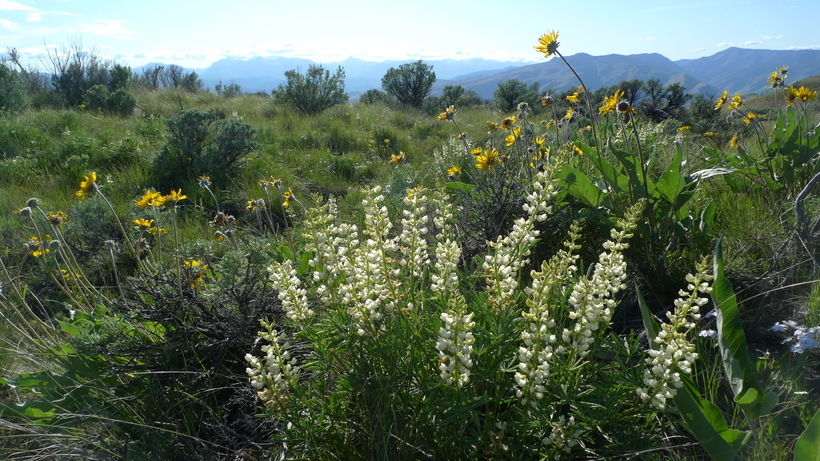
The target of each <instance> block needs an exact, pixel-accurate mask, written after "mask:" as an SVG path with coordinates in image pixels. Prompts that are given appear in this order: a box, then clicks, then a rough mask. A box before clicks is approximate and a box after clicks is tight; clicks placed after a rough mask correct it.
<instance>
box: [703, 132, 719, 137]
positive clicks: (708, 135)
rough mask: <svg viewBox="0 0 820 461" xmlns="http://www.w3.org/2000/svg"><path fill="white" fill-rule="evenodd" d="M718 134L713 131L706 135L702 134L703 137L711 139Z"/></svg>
mask: <svg viewBox="0 0 820 461" xmlns="http://www.w3.org/2000/svg"><path fill="white" fill-rule="evenodd" d="M719 134H720V133H715V132H714V131H707V132H706V133H703V135H704V136H707V137H710V138H713V137H715V136H717V135H719Z"/></svg>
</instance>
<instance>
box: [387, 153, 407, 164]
mask: <svg viewBox="0 0 820 461" xmlns="http://www.w3.org/2000/svg"><path fill="white" fill-rule="evenodd" d="M404 159H405V155H404V152H399V155H391V156H390V163H403V162H404Z"/></svg>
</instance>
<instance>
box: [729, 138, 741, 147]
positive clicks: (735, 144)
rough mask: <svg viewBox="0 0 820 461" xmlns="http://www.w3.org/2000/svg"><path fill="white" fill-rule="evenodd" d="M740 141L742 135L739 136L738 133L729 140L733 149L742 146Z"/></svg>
mask: <svg viewBox="0 0 820 461" xmlns="http://www.w3.org/2000/svg"><path fill="white" fill-rule="evenodd" d="M739 141H740V136H738V135H734V136H732V139H730V140H729V147H731V148H733V149H737V148H739V147H740V145H739V144H738V142H739Z"/></svg>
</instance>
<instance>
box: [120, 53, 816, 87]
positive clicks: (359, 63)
mask: <svg viewBox="0 0 820 461" xmlns="http://www.w3.org/2000/svg"><path fill="white" fill-rule="evenodd" d="M566 59H567V61H568V62H569V63H570V64H571V65H572V67H573V68H574V69H575V71H576V72H577V73H578V74H579V75H580V76H581V78H583V79H584V84H585V85H586V86H587V88H588V89H589V90H590V91H594V90H596V89H598V88H601V87H604V86H612V85H615V84H617V83H620V82H621V81H623V80H631V79H639V80H648V79H650V78H657V79H659V80H660V81H661V83H663V84H664V85H669V84H671V83H680V84H681V85H683V86H684V87H685V88H686V89H687V91H689V92H690V93H705V94H707V95H709V96H712V95H715V94H718V93H720V92H721V91H724V90H726V91H729V93H740V94H743V95H748V94H760V93H764V92H766V91H768V90H766V88H765V87H766V85H767V79H768V77H769V74H771V73H772V72H774V71H775V70H776V68H777V67H782V66H788V68H789V74H788V79H787V81H786V83H787V84H788V83H789V82H794V81H797V80H800V79H803V78H806V77H810V76H814V75H820V50H753V49H745V48H728V49H726V50H723V51H720V52H718V53H716V54H713V55H711V56H706V57H702V58H697V59H681V60H677V61H672V60H670V59H669V58H667V57H665V56H663V55H661V54H658V53H646V54H633V55H619V54H610V55H605V56H591V55H589V54H586V53H578V54H574V55H571V56H566ZM408 62H413V60H406V61H380V62H374V61H364V60H361V59H356V58H348V59H346V60H344V61H340V62H330V63H321V65H322V66H323V67H324V68H325V69H328V70H330V71H331V72H332V71H335V69H336V68H337V67H338V66H341V67H342V68H343V69H344V71H345V75H346V77H345V89H346V91H347V92H348V93H349V94H350V96H351V99H354V100H355V99H356V98H357V96H358V95H360V94H361V93H363V92H364V91H367V90H369V89H372V88H381V78H382V77H383V76H384V74H385V73H386V72H387V70H388V69H390V68H391V67H397V66H399V65H401V64H405V63H408ZM424 62H425V63H426V64H429V65H432V66H433V71H434V72H435V73H436V77H437V79H438V80H437V81H436V84H435V85H434V87H433V94H436V93H440V92H441V89H442V88H443V87H444V86H445V85H461V86H463V87H465V88H467V89H469V90H473V91H475V92H477V93H478V94H479V96H481V97H482V98H485V99H492V97H493V92H494V91H495V90H496V88H498V83H499V82H502V81H505V80H509V79H518V80H520V81H522V82H524V83H526V84H527V85H530V84H532V83H533V82H538V84H539V85H540V88H541V90H546V89H550V90H552V91H554V92H562V91H565V90H567V89H569V88H571V87H574V86H578V81H577V79H576V78H575V76H574V75H573V74H572V72H571V71H570V70H569V69H568V68H567V66H566V64H564V62H563V61H561V60H560V59H557V58H553V59H551V60H548V61H545V62H540V63H535V64H533V63H522V62H520V61H497V60H489V59H480V58H479V59H464V60H458V59H443V60H424ZM315 64H317V63H316V62H314V61H311V60H308V59H301V58H289V57H282V56H270V57H255V58H250V59H241V58H235V57H227V58H224V59H221V60H219V61H216V62H214V63H213V64H212V65H211V66H210V67H208V68H205V69H193V70H195V71H196V72H197V74H198V75H199V77H200V78H201V79H202V81H203V83H204V84H205V86H207V87H211V88H213V87H214V86H215V85H216V84H217V83H219V82H222V83H223V84H230V83H236V84H238V85H240V86H241V88H242V90H243V91H246V92H259V91H265V92H269V91H270V90H272V89H274V88H276V87H278V86H279V84H281V83H283V82H284V81H285V77H284V74H285V72H286V71H289V70H293V69H297V70H300V71H305V70H307V68H308V67H309V66H310V65H315ZM154 65H156V64H148V65H147V66H143V67H150V66H154ZM141 69H142V68H137V69H135V71H136V72H137V73H140V72H141Z"/></svg>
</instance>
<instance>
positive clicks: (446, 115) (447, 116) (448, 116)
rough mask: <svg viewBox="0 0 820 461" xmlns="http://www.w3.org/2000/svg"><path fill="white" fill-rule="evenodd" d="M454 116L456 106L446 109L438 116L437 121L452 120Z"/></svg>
mask: <svg viewBox="0 0 820 461" xmlns="http://www.w3.org/2000/svg"><path fill="white" fill-rule="evenodd" d="M455 115H456V106H450V107H448V108H447V109H446V110H445V111H444V112H442V113H440V114H439V115H438V119H439V120H452V119H453V117H455Z"/></svg>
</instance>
